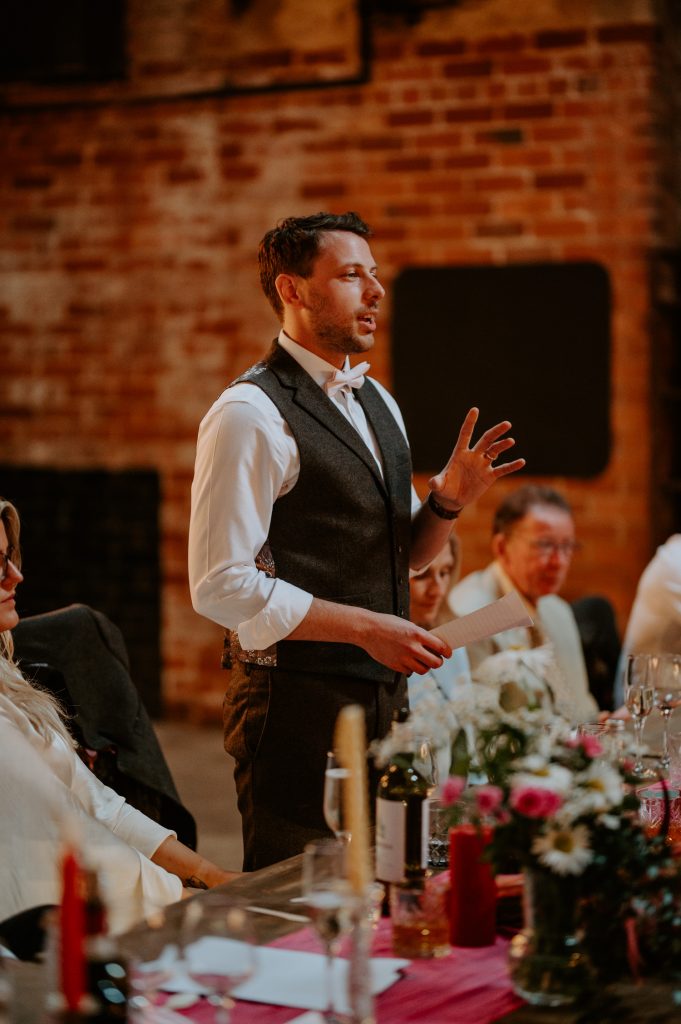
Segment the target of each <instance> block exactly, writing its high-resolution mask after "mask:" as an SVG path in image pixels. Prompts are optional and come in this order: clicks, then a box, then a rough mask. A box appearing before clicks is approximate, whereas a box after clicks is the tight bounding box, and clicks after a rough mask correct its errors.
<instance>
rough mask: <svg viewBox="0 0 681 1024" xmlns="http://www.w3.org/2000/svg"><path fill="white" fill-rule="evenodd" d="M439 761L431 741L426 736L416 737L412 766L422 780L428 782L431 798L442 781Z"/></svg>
mask: <svg viewBox="0 0 681 1024" xmlns="http://www.w3.org/2000/svg"><path fill="white" fill-rule="evenodd" d="M437 761H438V759H437V753H436V751H435V749H434V747H433V744H432V743H431V741H430V740H429V739H427V738H426V737H425V736H416V737H415V738H414V759H413V761H412V764H413V766H414V768H415V769H416V771H417V772H418V773H419V775H420V776H421V778H422V779H425V781H426V782H427V784H428V796H429V797H431V796H432V795H433V793H434V792H435V790H436V789H437V785H438V782H439V781H440V780H439V770H438V763H437Z"/></svg>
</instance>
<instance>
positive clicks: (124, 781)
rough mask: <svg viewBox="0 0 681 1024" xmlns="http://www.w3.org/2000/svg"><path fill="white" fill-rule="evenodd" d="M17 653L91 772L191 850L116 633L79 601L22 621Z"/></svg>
mask: <svg viewBox="0 0 681 1024" xmlns="http://www.w3.org/2000/svg"><path fill="white" fill-rule="evenodd" d="M13 636H14V647H15V654H16V657H17V659H18V660H19V663H20V665H21V669H22V671H23V672H24V674H25V676H26V678H27V679H29V680H31V681H33V682H36V683H38V684H39V685H40V686H42V687H44V688H46V689H49V690H50V691H51V692H52V693H53V694H54V695H55V696H56V697H57V698H58V699H59V700H60V701H61V703H62V706H63V707H64V708H65V710H66V712H67V713H68V715H69V716H71V717H70V718H69V720H68V722H67V724H68V726H69V728H70V729H71V731H72V733H73V734H74V737H75V739H76V741H77V742H78V743H79V745H80V746H81V748H83V750H85V751H92V752H95V753H96V757H94V759H93V758H92V757H88V756H85V757H84V758H83V759H84V760H85V761H86V763H87V764H89V766H90V767H91V768H92V770H93V771H94V773H95V775H97V776H98V778H100V779H101V780H102V782H104V783H106V785H108V786H111V788H112V789H115V790H116V792H118V793H120V794H121V796H123V797H125V799H126V800H127V801H128V803H130V804H131V805H132V806H133V807H137V808H138V809H139V810H141V811H143V812H144V813H145V814H147V815H148V816H149V817H150V818H153V819H154V820H155V821H158V822H159V823H160V824H162V825H164V826H165V827H166V828H170V829H173V830H174V831H175V832H176V833H177V836H178V839H180V840H181V842H183V843H185V844H186V845H187V846H190V847H191V848H192V849H195V848H196V824H195V822H194V818H193V817H192V815H191V814H190V813H189V811H188V810H187V809H186V808H185V807H183V806H182V803H181V802H180V798H179V796H178V793H177V790H176V788H175V783H174V782H173V779H172V776H171V774H170V769H169V768H168V765H167V763H166V760H165V757H164V756H163V751H162V750H161V747H160V746H159V742H158V739H157V737H156V734H155V732H154V729H153V726H152V723H151V719H150V718H149V715H148V714H147V711H146V709H145V707H144V705H143V703H142V700H141V698H140V695H139V693H138V691H137V689H136V687H135V685H134V683H133V681H132V679H131V677H130V665H129V661H128V652H127V650H126V647H125V643H124V641H123V636H122V634H121V631H120V630H119V629H118V627H117V626H115V625H114V624H113V622H111V621H110V619H107V617H106V616H105V615H102V614H101V612H97V611H95V610H94V609H92V608H88V607H87V606H86V605H82V604H72V605H69V606H68V607H67V608H58V609H57V610H56V611H52V612H46V613H45V614H43V615H34V616H31V617H29V618H27V619H23V620H22V621H21V622H20V623H19V624H18V625H17V626H16V627H15V629H14V631H13Z"/></svg>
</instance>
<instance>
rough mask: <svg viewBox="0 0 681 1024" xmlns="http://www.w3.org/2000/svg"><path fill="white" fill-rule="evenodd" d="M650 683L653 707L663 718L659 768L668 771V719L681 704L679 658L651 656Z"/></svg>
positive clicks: (680, 667) (662, 655) (666, 655)
mask: <svg viewBox="0 0 681 1024" xmlns="http://www.w3.org/2000/svg"><path fill="white" fill-rule="evenodd" d="M650 668H651V673H652V682H653V685H654V687H655V707H656V708H657V709H658V710H659V711H660V713H661V714H662V718H663V723H662V724H663V733H662V757H661V759H660V766H661V767H662V768H663V769H664V771H665V772H668V771H669V766H670V764H671V757H670V754H669V719H670V717H671V713H672V711H673V710H674V708H677V707H678V706H679V704H681V658H679V657H677V656H675V655H673V654H653V655H651V658H650Z"/></svg>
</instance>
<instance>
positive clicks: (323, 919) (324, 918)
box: [303, 839, 352, 1024]
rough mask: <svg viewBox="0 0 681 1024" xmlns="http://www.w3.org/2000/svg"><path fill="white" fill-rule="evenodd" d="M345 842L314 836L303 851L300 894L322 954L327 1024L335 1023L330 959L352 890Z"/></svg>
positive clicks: (349, 906)
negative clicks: (306, 907)
mask: <svg viewBox="0 0 681 1024" xmlns="http://www.w3.org/2000/svg"><path fill="white" fill-rule="evenodd" d="M346 854H347V843H345V842H343V841H342V840H338V839H316V840H314V841H313V842H311V843H308V844H307V846H306V847H305V850H304V853H303V897H304V899H305V903H306V904H307V906H308V908H309V911H310V916H311V918H312V922H313V924H314V927H315V929H316V931H317V934H318V935H319V937H320V939H321V940H322V942H323V943H324V951H325V953H326V1010H325V1011H324V1020H325V1021H326V1022H327V1024H337V1022H338V1017H337V1016H336V1013H335V1009H334V1007H335V1000H334V992H333V975H334V960H335V956H336V953H337V951H338V943H339V940H340V937H341V935H342V934H343V932H344V931H347V930H348V929H349V927H350V912H351V909H352V890H351V888H350V884H349V882H348V880H347V877H346V871H347V864H346Z"/></svg>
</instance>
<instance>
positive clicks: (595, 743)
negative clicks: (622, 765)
mask: <svg viewBox="0 0 681 1024" xmlns="http://www.w3.org/2000/svg"><path fill="white" fill-rule="evenodd" d="M564 742H565V746H566V747H569V748H570V750H576V749H577V747H581V748H582V750H583V751H584V753H585V754H586V756H587V757H590V758H591V760H593V759H594V757H600V756H601V754H602V753H603V745H602V743H601V741H600V740H599V738H598V736H589V735H588V734H587V735H585V736H570V737H569V739H567V740H565V741H564Z"/></svg>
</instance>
